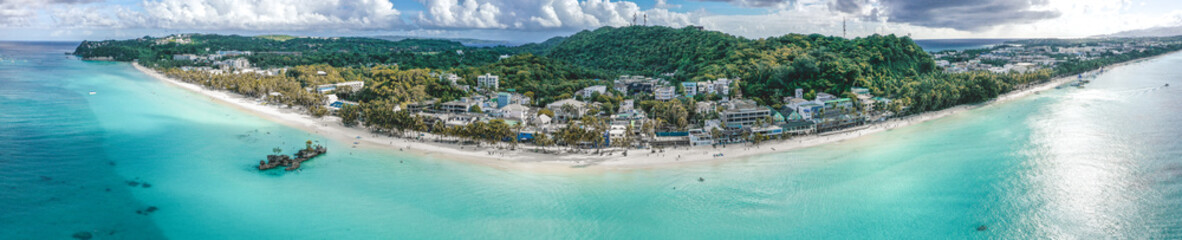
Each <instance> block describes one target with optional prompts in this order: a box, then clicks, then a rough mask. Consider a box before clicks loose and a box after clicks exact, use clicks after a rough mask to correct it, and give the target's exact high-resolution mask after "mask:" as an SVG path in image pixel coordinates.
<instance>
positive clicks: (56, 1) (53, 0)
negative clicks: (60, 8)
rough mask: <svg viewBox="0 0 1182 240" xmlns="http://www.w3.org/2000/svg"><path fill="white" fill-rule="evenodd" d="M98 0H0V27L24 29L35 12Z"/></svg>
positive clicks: (31, 20)
mask: <svg viewBox="0 0 1182 240" xmlns="http://www.w3.org/2000/svg"><path fill="white" fill-rule="evenodd" d="M99 1H100V0H50V1H45V0H0V27H26V26H30V25H32V23H33V21H34V19H35V18H36V16H37V11H38V10H41V9H45V8H49V7H52V6H56V5H75V4H85V3H94V2H99Z"/></svg>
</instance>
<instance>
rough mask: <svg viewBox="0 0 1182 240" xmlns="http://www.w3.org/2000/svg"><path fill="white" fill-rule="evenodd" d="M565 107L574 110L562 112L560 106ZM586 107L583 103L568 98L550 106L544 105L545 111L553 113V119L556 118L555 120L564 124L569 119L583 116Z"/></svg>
mask: <svg viewBox="0 0 1182 240" xmlns="http://www.w3.org/2000/svg"><path fill="white" fill-rule="evenodd" d="M566 105H569V106H571V107H572V108H574V110H573V111H565V110H562V108H563V107H562V106H566ZM586 106H587V104H586V103H583V102H581V101H579V100H575V99H573V98H568V99H563V100H558V101H557V102H553V103H550V104H546V109H550V111H551V112H554V118H556V120H558V121H562V122H565V121H568V120H571V119H576V118H580V117H582V116H583V114H585V113H587V108H586Z"/></svg>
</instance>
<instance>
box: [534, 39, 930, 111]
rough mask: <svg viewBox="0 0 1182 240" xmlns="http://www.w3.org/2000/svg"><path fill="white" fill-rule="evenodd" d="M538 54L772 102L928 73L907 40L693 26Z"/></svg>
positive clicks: (925, 58)
mask: <svg viewBox="0 0 1182 240" xmlns="http://www.w3.org/2000/svg"><path fill="white" fill-rule="evenodd" d="M546 55H547V56H549V57H551V58H554V59H558V60H561V61H566V62H570V63H573V64H576V65H581V66H584V67H588V68H592V69H601V70H605V71H615V72H624V73H634V74H645V75H650V76H655V75H658V74H662V73H676V74H675V75H674V77H672V78H673V79H674V80H677V81H690V80H692V81H698V80H711V79H716V78H735V77H739V78H742V79H743V86H742V87H743V89H744V92H745V93H748V96H758V97H759V98H763V100H769V101H772V102H774V101H778V100H775V99H778V97H781V96H787V95H788V94H790V93H791V91H792V89H795V88H804V89H810V90H816V91H824V92H829V93H832V94H841V93H842V92H844V91H846V90H848V89H849V87H853V86H858V87H870V88H872V89H879V88H884V87H883V86H880V85H884V84H885V82H889V81H886V80H890V79H896V78H913V77H917V76H920V75H924V74H929V73H932V72H933V71H935V70H936V66H935V62H934V61H933V60H932V59H931V57H930V56H929V55H928V54H927V53H926V52H924V51H923V49H922V48H920V47H919V46H918V45H916V44H915V42H913V41H912V40H911V39H910V38H907V37H896V36H894V35H887V36H881V35H874V36H869V37H864V38H856V39H844V38H839V37H827V36H822V35H819V34H813V35H800V34H789V35H784V36H779V37H771V38H766V39H746V38H742V37H736V36H732V35H728V34H724V33H721V32H715V31H704V30H700V29H697V28H693V27H686V28H680V29H677V28H669V27H649V26H643V27H641V26H633V27H622V28H612V27H604V28H600V29H597V30H594V31H583V32H580V33H578V34H575V35H573V36H570V37H568V38H566V39H565V40H564V41H563V42H562V43H561V44H558V45H556V46H554V47H553V48H551V49H550V50H548V51H547V54H546ZM879 92H881V90H879Z"/></svg>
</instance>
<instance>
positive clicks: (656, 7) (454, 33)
mask: <svg viewBox="0 0 1182 240" xmlns="http://www.w3.org/2000/svg"><path fill="white" fill-rule="evenodd" d="M633 16H636V17H637V18H638V19H643V18H644V16H647V17H648V24H649V25H665V26H672V27H683V26H689V25H694V26H703V27H705V28H707V29H710V30H717V31H722V32H726V33H730V34H734V35H739V36H744V37H749V38H760V37H768V36H778V35H783V34H787V33H806V34H808V33H820V34H826V35H837V36H840V35H843V32H842V27H841V25H842V22H843V21H845V22H846V24H847V30H846V32H845V33H844V34H845V35H846V36H849V37H856V36H865V35H869V34H899V35H911V36H912V37H915V38H1046V37H1050V38H1074V37H1086V36H1092V35H1098V34H1107V33H1113V32H1119V31H1125V30H1133V29H1142V28H1150V27H1159V26H1177V25H1182V1H1177V0H633V1H621V0H316V1H307V0H0V40H68V41H75V40H100V39H124V38H134V37H139V36H144V35H152V36H161V35H168V34H173V33H191V32H199V33H228V34H245V35H257V34H276V33H281V34H294V35H308V36H375V35H414V36H425V37H462V38H478V39H492V40H507V41H513V42H530V41H541V40H544V39H546V38H549V37H553V36H558V35H569V34H572V33H574V32H577V31H580V30H584V29H594V28H598V27H603V26H626V25H629V24H632V23H631V22H632V18H633ZM639 21H643V20H639Z"/></svg>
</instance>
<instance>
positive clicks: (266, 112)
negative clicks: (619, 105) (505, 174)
mask: <svg viewBox="0 0 1182 240" xmlns="http://www.w3.org/2000/svg"><path fill="white" fill-rule="evenodd" d="M1162 55H1165V54H1162ZM1162 55H1159V56H1162ZM1151 58H1152V57H1151ZM1151 58H1147V59H1151ZM1143 60H1145V59H1139V60H1132V61H1128V62H1125V63H1120V64H1116V65H1112V66H1108V68H1109V69H1111V68H1114V67H1119V66H1123V65H1126V64H1130V63H1135V62H1140V61H1143ZM132 65H133V67H135V69H137V70H139V71H141V72H143V73H144V74H146V75H148V76H152V77H154V78H156V79H158V80H160V81H163V82H166V83H170V84H172V85H175V86H178V87H180V88H183V89H186V90H189V91H193V92H195V93H199V94H201V95H204V96H208V97H210V98H211V100H214V101H215V102H219V103H223V104H226V105H228V106H231V107H235V108H238V109H240V110H243V111H246V112H248V113H252V114H254V115H257V116H260V117H263V118H266V119H268V120H271V121H275V122H277V123H280V124H283V125H287V126H290V127H294V128H298V129H301V130H304V131H307V132H311V133H316V134H319V135H322V136H325V137H328V138H332V139H336V140H338V141H341V142H346V143H348V142H360V143H361V144H359V145H361V146H362V147H382V148H388V149H394V150H395V151H403V152H407V153H409V154H414V155H420V156H426V157H431V158H443V159H452V160H458V161H462V162H472V163H478V164H483V165H489V166H493V167H498V168H513V169H532V170H546V171H563V170H564V169H565V170H572V169H589V168H593V169H624V170H626V169H636V168H654V167H665V166H675V165H681V164H687V163H703V162H717V161H731V160H737V159H744V158H749V157H754V156H759V155H765V154H772V153H777V152H784V151H789V150H793V149H800V148H806V147H813V146H818V145H822V144H827V143H834V142H841V141H845V140H850V139H855V138H859V137H862V136H866V135H869V134H874V133H878V132H883V131H886V130H890V129H894V128H901V127H906V126H910V125H913V124H919V123H923V122H926V121H930V120H934V119H939V118H942V117H945V116H949V115H953V114H957V113H960V112H965V111H969V110H972V109H977V108H981V107H985V106H989V105H992V104H995V103H1001V102H1006V101H1010V100H1013V99H1017V98H1021V97H1024V96H1027V95H1030V94H1032V93H1034V92H1038V91H1045V90H1048V89H1052V88H1054V87H1056V86H1059V85H1062V84H1065V83H1068V82H1070V81H1071V80H1074V79H1075V78H1074V77H1062V78H1056V79H1052V80H1051V81H1048V82H1046V83H1042V84H1037V85H1032V86H1029V87H1027V88H1025V89H1020V90H1014V91H1011V92H1008V93H1005V94H1003V95H1000V96H998V97H997V98H995V99H993V100H991V101H988V102H985V103H978V104H971V105H959V106H956V107H952V108H948V109H944V110H940V111H934V112H926V113H922V114H917V115H911V116H908V117H904V118H896V119H891V120H888V121H885V122H880V123H874V124H868V125H864V126H860V127H855V128H853V129H847V130H842V131H837V132H830V133H825V134H824V135H821V136H818V135H809V136H801V137H794V138H792V139H788V140H783V141H768V142H765V143H763V144H760V145H759V147H753V145H750V144H734V145H730V146H727V147H726V148H713V147H710V146H701V147H688V146H680V147H677V148H670V149H665V150H664V151H663V152H658V153H651V152H650V151H651V150H648V149H633V150H629V151H628V156H623V155H622V154H620V150H615V151H606V150H605V151H603V152H604V154H603V155H598V154H596V155H592V154H541V153H534V152H533V151H532V150H533V149H534V148H535V147H533V146H529V145H525V144H522V145H519V147H518V148H517V150H515V151H513V150H508V149H498V148H497V147H494V146H493V145H488V144H484V145H482V147H480V148H479V149H477V147H475V146H473V145H456V144H447V143H435V142H433V141H431V140H422V141H419V140H414V139H407V138H400V137H387V136H381V135H377V134H374V133H370V132H369V131H367V130H365V129H362V128H360V127H353V128H350V127H345V126H344V125H342V124H341V123H340V121H339V118H337V117H323V118H314V117H312V116H310V115H307V114H304V113H302V112H297V111H296V110H293V109H282V108H279V107H278V106H270V105H262V104H259V103H258V102H257V101H256V100H255V99H252V98H247V97H244V96H242V95H239V94H236V93H231V92H228V91H217V90H212V89H207V88H204V87H202V86H199V85H196V84H192V83H186V82H182V81H179V80H176V79H171V78H168V77H166V76H164V75H163V74H161V73H158V72H156V71H154V70H152V69H149V68H146V67H143V66H140V65H139V64H136V63H132ZM416 135H417V134H416ZM357 136H361V138H360V139H357ZM423 139H435V137H433V136H430V135H428V136H427V137H423ZM502 146H503V145H502ZM548 149H551V150H552V151H553V150H557V149H560V148H559V147H549V148H548ZM588 152H594V150H591V151H588ZM608 152H611V155H608ZM719 153H721V154H723V155H724V156H725V157H714V154H719Z"/></svg>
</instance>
